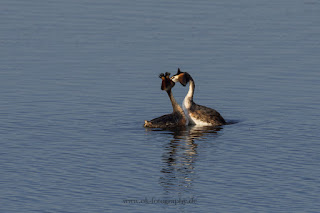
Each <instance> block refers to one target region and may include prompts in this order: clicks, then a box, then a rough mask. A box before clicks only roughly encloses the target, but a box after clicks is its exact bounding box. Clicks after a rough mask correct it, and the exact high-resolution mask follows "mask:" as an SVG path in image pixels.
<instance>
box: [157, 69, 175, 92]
mask: <svg viewBox="0 0 320 213" xmlns="http://www.w3.org/2000/svg"><path fill="white" fill-rule="evenodd" d="M159 78H161V79H162V83H161V90H165V91H169V90H171V88H172V87H174V85H175V83H174V82H173V81H172V80H171V79H170V73H168V72H166V74H163V73H161V74H160V75H159Z"/></svg>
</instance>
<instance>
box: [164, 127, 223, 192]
mask: <svg viewBox="0 0 320 213" xmlns="http://www.w3.org/2000/svg"><path fill="white" fill-rule="evenodd" d="M220 129H222V128H221V127H199V126H187V127H185V128H175V129H170V130H162V131H165V133H166V134H168V135H172V137H173V138H172V139H171V140H170V141H169V142H168V143H167V144H166V145H165V147H164V153H163V155H162V161H163V166H162V169H161V174H162V175H161V177H160V179H159V183H160V185H161V186H162V187H163V189H164V191H165V192H166V193H177V194H183V193H186V192H187V193H188V192H192V190H193V187H192V186H193V182H194V180H195V179H196V178H197V173H196V172H195V162H196V161H197V158H198V157H199V156H198V143H197V142H198V141H201V140H203V139H205V138H208V137H217V136H218V134H217V133H218V132H219V131H220Z"/></svg>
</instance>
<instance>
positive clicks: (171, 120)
mask: <svg viewBox="0 0 320 213" xmlns="http://www.w3.org/2000/svg"><path fill="white" fill-rule="evenodd" d="M159 77H160V78H161V79H162V83H161V90H165V91H166V92H167V93H168V96H169V98H170V101H171V104H172V108H173V112H172V113H171V114H167V115H163V116H161V117H158V118H155V119H152V120H151V121H144V127H151V128H170V127H179V126H186V125H187V123H186V122H187V119H186V116H185V114H184V111H183V109H182V108H181V106H180V105H179V104H178V103H177V101H176V100H175V99H174V97H173V94H172V92H171V88H172V87H174V85H175V83H174V82H173V81H171V79H170V73H167V72H166V74H165V75H164V74H163V73H161V74H160V76H159Z"/></svg>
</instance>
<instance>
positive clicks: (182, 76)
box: [171, 68, 189, 86]
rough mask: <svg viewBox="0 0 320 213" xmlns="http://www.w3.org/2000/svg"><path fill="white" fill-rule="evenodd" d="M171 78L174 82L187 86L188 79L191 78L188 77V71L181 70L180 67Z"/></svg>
mask: <svg viewBox="0 0 320 213" xmlns="http://www.w3.org/2000/svg"><path fill="white" fill-rule="evenodd" d="M171 80H172V81H173V82H180V84H182V85H183V86H186V85H187V83H188V81H189V78H188V73H186V72H181V71H180V68H178V72H177V74H175V75H173V76H172V77H171Z"/></svg>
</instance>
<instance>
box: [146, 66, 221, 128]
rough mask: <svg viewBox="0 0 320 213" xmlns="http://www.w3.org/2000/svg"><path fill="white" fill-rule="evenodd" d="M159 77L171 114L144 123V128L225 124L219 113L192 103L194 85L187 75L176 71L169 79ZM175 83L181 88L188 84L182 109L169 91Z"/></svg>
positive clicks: (164, 76) (167, 76)
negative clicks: (167, 97)
mask: <svg viewBox="0 0 320 213" xmlns="http://www.w3.org/2000/svg"><path fill="white" fill-rule="evenodd" d="M159 77H160V78H161V79H162V84H161V89H162V90H165V91H166V92H167V93H168V96H169V98H170V101H171V104H172V108H173V112H172V113H171V114H167V115H163V116H161V117H159V118H155V119H152V120H151V121H145V124H144V127H152V128H169V127H179V126H187V125H197V126H220V125H224V124H226V121H225V120H224V118H223V117H222V116H221V115H220V113H219V112H217V111H216V110H214V109H211V108H208V107H206V106H202V105H198V104H196V103H195V102H194V101H193V95H194V89H195V83H194V80H193V79H192V77H191V75H190V74H189V73H187V72H181V71H180V69H178V72H177V74H176V75H174V76H172V77H171V78H170V73H166V74H165V75H164V74H163V73H162V74H160V76H159ZM175 82H180V84H182V85H183V86H186V85H187V83H189V91H188V93H187V95H186V97H185V98H184V100H183V103H182V107H181V106H180V105H179V104H177V102H176V100H175V99H174V97H173V94H172V91H171V89H172V87H174V85H175Z"/></svg>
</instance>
